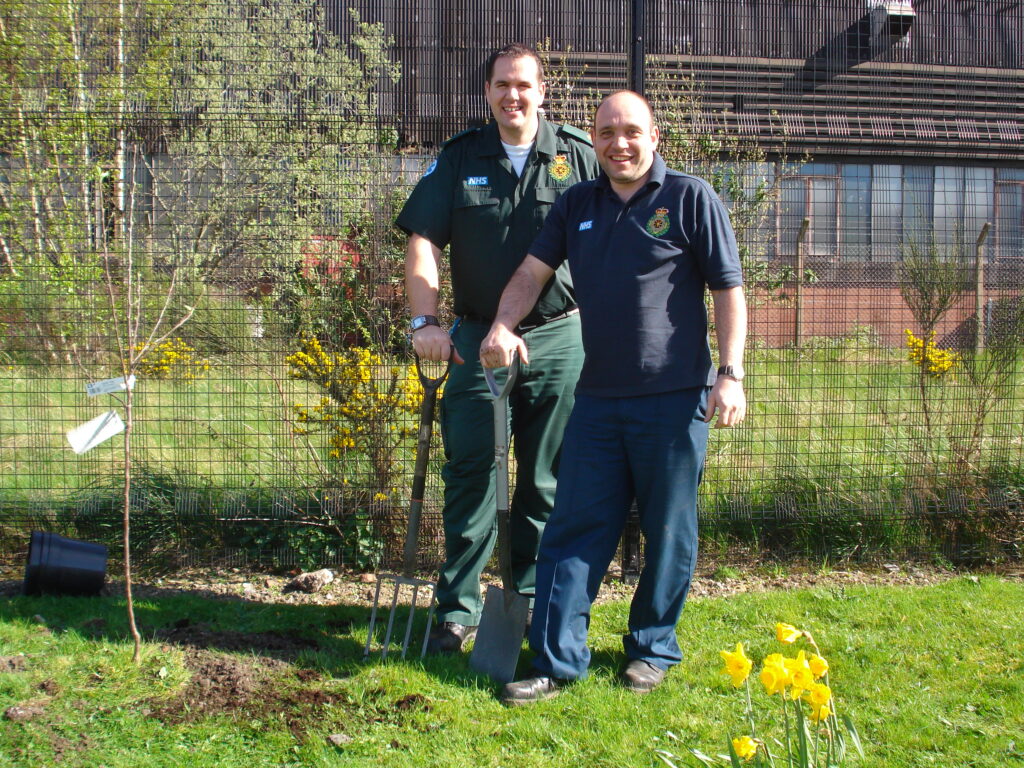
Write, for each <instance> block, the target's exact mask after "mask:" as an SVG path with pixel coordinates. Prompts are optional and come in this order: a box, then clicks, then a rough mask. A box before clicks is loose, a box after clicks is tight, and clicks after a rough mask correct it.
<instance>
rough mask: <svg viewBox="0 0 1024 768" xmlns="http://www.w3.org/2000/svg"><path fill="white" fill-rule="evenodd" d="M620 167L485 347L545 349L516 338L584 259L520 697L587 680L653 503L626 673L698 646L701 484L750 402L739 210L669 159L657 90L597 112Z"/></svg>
mask: <svg viewBox="0 0 1024 768" xmlns="http://www.w3.org/2000/svg"><path fill="white" fill-rule="evenodd" d="M592 135H593V138H594V147H595V151H596V153H597V159H598V162H599V163H600V165H601V169H602V173H601V175H600V176H599V178H597V179H595V180H592V181H586V182H582V183H580V184H577V185H575V186H574V187H572V188H571V189H570V190H569V191H568V192H567V193H566V194H565V195H564V196H563V197H562V198H560V199H559V201H558V202H557V203H556V204H555V206H554V207H553V209H552V211H551V214H550V215H549V216H548V218H547V221H546V222H545V224H544V227H543V228H542V230H541V231H540V233H539V234H538V236H537V238H536V239H535V240H534V242H533V245H532V246H531V247H530V251H529V255H528V256H527V257H526V259H525V260H524V261H523V264H522V265H521V266H520V267H519V269H518V270H517V271H516V272H515V274H514V275H513V276H512V278H511V280H510V281H509V284H508V286H507V287H506V288H505V291H504V293H503V294H502V298H501V304H500V306H499V308H498V312H497V315H496V317H495V321H494V324H493V325H492V327H491V330H490V332H489V333H488V335H487V336H486V337H485V338H484V340H483V342H482V343H481V346H480V359H481V361H482V362H483V364H484V365H485V366H488V367H500V366H504V365H507V364H508V363H509V361H510V359H511V355H512V353H513V352H515V351H518V353H519V354H520V356H521V357H522V358H523V360H524V361H526V360H528V351H527V348H526V345H525V344H524V343H523V340H522V339H521V338H520V337H519V336H517V335H516V334H515V333H514V330H513V329H515V328H516V326H517V324H518V323H519V322H520V320H521V319H522V317H523V316H524V315H525V314H526V313H527V312H528V311H529V310H530V308H531V307H532V306H533V303H534V302H535V301H536V298H537V295H538V294H539V292H540V291H541V290H542V288H543V287H544V285H545V284H546V283H547V281H548V280H549V279H550V278H551V276H552V275H553V274H554V270H555V269H557V267H558V266H559V265H560V264H561V263H562V262H563V261H567V262H568V263H569V268H570V270H571V272H572V277H573V281H574V283H575V285H576V296H577V301H578V302H579V307H580V318H581V321H582V331H583V349H584V353H585V360H584V365H583V371H582V373H581V374H580V380H579V384H578V385H577V388H576V404H575V406H574V408H573V411H572V415H571V416H570V419H569V424H568V426H567V427H566V432H565V439H564V443H563V452H562V465H561V471H560V473H559V480H558V490H557V494H556V499H555V508H554V512H553V513H552V516H551V519H550V521H549V522H548V525H547V528H546V529H545V532H544V535H543V539H542V541H541V550H540V555H539V559H538V564H537V598H536V604H535V607H534V613H533V624H532V628H531V630H530V646H531V647H532V648H533V650H534V651H535V652H536V654H537V655H536V658H535V660H534V662H533V669H532V670H531V672H530V673H529V675H528V676H527V677H526V678H525V679H523V680H520V681H517V682H514V683H509V684H508V685H506V686H505V688H504V690H503V691H502V694H501V697H502V700H503V701H504V702H505V703H506V704H513V705H514V704H523V703H527V702H531V701H537V700H539V699H545V698H550V697H551V696H554V695H556V694H557V693H558V691H559V689H560V688H561V686H562V685H563V684H564V683H565V682H566V681H568V680H574V679H579V678H581V677H583V676H585V675H586V672H587V666H588V664H589V661H590V652H589V651H588V649H587V646H586V636H587V628H588V626H589V623H590V606H591V604H592V603H593V601H594V598H595V597H596V596H597V591H598V589H599V587H600V585H601V580H602V578H603V576H604V574H605V572H606V571H607V568H608V564H609V563H610V562H611V558H612V556H613V555H614V554H615V549H616V545H617V543H618V541H619V536H620V534H621V532H622V528H623V526H624V524H625V520H626V515H627V513H628V511H629V508H630V505H631V503H632V501H633V499H634V498H635V499H636V501H637V506H638V508H639V511H640V524H641V527H642V529H643V532H644V536H645V538H646V542H647V546H646V549H645V555H646V557H645V565H644V570H643V573H642V574H641V575H640V581H639V584H638V585H637V590H636V594H635V595H634V597H633V602H632V606H631V609H630V615H629V632H628V634H626V635H625V636H624V638H623V645H624V648H625V652H626V656H627V659H628V662H627V664H626V666H625V667H624V669H623V670H622V673H621V676H620V677H621V680H622V682H623V684H624V685H625V686H626V687H627V688H629V689H630V690H632V691H635V692H637V693H646V692H647V691H650V690H652V689H653V688H654V687H655V686H657V685H658V684H659V683H660V682H661V681H662V679H663V678H664V676H665V672H666V670H667V669H668V668H669V667H671V666H672V665H674V664H677V663H679V661H680V659H681V657H682V653H681V651H680V648H679V645H678V643H677V642H676V637H675V626H676V622H677V621H678V620H679V614H680V612H681V611H682V608H683V602H684V600H685V599H686V594H687V591H688V590H689V587H690V579H691V578H692V576H693V570H694V565H695V563H696V557H697V485H698V483H699V482H700V477H701V472H702V470H703V466H704V455H705V451H706V445H707V438H708V427H709V424H710V422H711V420H712V418H713V417H714V414H715V412H716V411H717V412H718V422H717V426H725V427H727V426H732V425H734V424H739V423H740V422H741V421H742V420H743V417H744V415H745V412H746V397H745V395H744V393H743V386H742V384H741V383H740V382H741V380H742V379H743V366H742V363H743V346H744V339H745V336H746V305H745V302H744V298H743V288H742V275H741V270H740V260H739V255H738V253H737V250H736V240H735V237H734V235H733V232H732V228H731V226H730V224H729V217H728V214H727V213H726V210H725V207H724V206H723V205H722V203H721V201H720V200H719V199H718V197H717V195H715V193H714V190H712V188H711V187H710V186H709V185H708V184H707V183H706V182H705V181H703V180H702V179H698V178H696V177H693V176H688V175H686V174H682V173H677V172H675V171H672V170H669V169H667V168H666V167H665V162H664V160H663V159H662V158H661V156H660V155H659V154H658V153H657V151H656V148H657V146H658V137H659V132H658V128H657V127H656V126H655V125H654V118H653V115H652V114H651V109H650V105H649V104H648V103H647V101H646V100H645V99H643V97H641V96H639V95H637V94H635V93H632V92H629V91H619V92H617V93H613V94H611V95H610V96H608V97H606V98H605V99H604V100H603V101H602V102H601V105H600V106H599V107H598V109H597V112H596V113H595V115H594V128H593V130H592ZM705 287H707V288H709V289H710V290H711V295H712V299H713V302H714V317H715V330H716V336H717V339H718V351H719V358H720V359H719V363H720V365H719V367H718V368H717V371H716V368H715V366H714V365H713V364H712V361H711V352H710V348H709V345H708V320H707V313H706V311H705V308H704V291H705Z"/></svg>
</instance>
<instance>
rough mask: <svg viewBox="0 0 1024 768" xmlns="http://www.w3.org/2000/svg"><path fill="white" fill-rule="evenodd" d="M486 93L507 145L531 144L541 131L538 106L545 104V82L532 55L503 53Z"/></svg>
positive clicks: (496, 64) (487, 85)
mask: <svg viewBox="0 0 1024 768" xmlns="http://www.w3.org/2000/svg"><path fill="white" fill-rule="evenodd" d="M484 96H486V97H487V103H488V104H489V105H490V107H491V114H493V115H494V119H495V120H496V121H497V123H498V131H499V132H500V133H501V139H502V141H504V142H505V143H506V144H516V145H522V144H528V143H529V142H531V141H533V138H534V136H536V134H537V109H538V107H540V105H541V104H543V103H544V83H542V82H541V81H540V72H539V71H538V68H537V62H536V61H535V60H534V59H533V57H531V56H519V57H517V58H512V57H509V56H502V57H501V58H499V59H497V60H496V61H495V62H494V71H493V72H492V73H491V79H490V80H488V81H487V82H486V83H484Z"/></svg>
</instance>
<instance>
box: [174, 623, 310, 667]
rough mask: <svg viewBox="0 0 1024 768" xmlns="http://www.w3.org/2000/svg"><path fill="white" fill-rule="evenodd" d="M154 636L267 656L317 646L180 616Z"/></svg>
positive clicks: (289, 654) (291, 656) (298, 639)
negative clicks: (219, 626) (227, 628)
mask: <svg viewBox="0 0 1024 768" xmlns="http://www.w3.org/2000/svg"><path fill="white" fill-rule="evenodd" d="M156 637H157V638H158V639H159V640H162V641H164V642H167V643H173V644H174V645H180V646H183V647H187V648H194V649H211V648H213V649H216V650H218V651H234V652H236V653H253V654H256V655H257V656H263V657H267V658H268V659H288V660H290V659H294V658H295V657H296V656H298V655H299V653H301V652H302V651H305V650H316V649H317V648H319V647H320V645H319V643H317V642H316V640H311V639H309V638H305V637H296V636H295V635H288V634H284V633H281V632H253V633H245V632H233V631H230V630H212V629H210V628H209V627H208V626H207V625H205V624H192V623H191V622H190V621H189V620H188V619H182V620H181V621H179V622H177V623H176V624H175V625H174V626H173V627H170V628H164V629H158V630H157V631H156Z"/></svg>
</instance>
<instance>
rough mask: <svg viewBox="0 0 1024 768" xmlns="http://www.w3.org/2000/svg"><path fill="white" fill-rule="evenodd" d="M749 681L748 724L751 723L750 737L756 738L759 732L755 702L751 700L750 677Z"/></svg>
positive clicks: (747, 681)
mask: <svg viewBox="0 0 1024 768" xmlns="http://www.w3.org/2000/svg"><path fill="white" fill-rule="evenodd" d="M746 683H747V724H748V725H750V738H752V739H756V738H757V733H756V732H755V728H754V704H753V702H752V701H751V700H750V678H749V677H748V678H747V680H746Z"/></svg>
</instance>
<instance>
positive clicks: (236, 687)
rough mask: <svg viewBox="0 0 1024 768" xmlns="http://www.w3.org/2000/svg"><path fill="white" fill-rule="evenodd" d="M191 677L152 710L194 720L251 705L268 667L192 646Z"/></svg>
mask: <svg viewBox="0 0 1024 768" xmlns="http://www.w3.org/2000/svg"><path fill="white" fill-rule="evenodd" d="M185 664H186V666H188V668H189V669H191V670H192V678H191V679H190V680H189V682H188V684H187V685H186V686H185V688H184V690H183V691H181V692H180V693H179V694H178V695H177V696H176V697H175V698H174V699H173V700H171V701H170V702H163V703H161V704H160V705H159V706H157V708H155V709H154V710H153V712H152V714H153V715H154V716H155V717H157V718H159V719H160V720H163V721H164V722H169V723H182V722H193V721H195V720H199V719H202V718H204V717H206V716H208V715H211V714H216V713H221V712H235V711H238V710H245V709H246V708H248V707H249V706H250V705H251V703H252V701H253V699H254V697H255V696H256V694H257V693H258V692H259V691H260V690H261V688H263V687H265V685H266V682H267V680H266V678H267V675H268V672H269V669H268V667H267V666H266V665H264V664H253V663H251V662H249V661H248V660H246V661H242V660H239V659H236V658H234V657H232V656H227V655H225V654H220V653H212V652H210V651H200V650H193V651H192V652H190V653H188V654H187V655H186V657H185Z"/></svg>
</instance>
